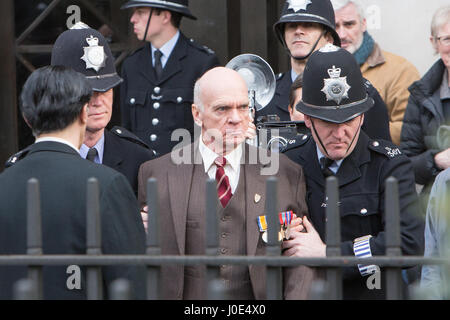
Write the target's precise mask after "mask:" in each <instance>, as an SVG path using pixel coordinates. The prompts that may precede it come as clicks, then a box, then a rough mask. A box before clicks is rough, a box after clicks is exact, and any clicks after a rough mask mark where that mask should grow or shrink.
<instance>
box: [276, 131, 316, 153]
mask: <svg viewBox="0 0 450 320" xmlns="http://www.w3.org/2000/svg"><path fill="white" fill-rule="evenodd" d="M310 137H311V135H308V134H300V135H297V136H296V137H295V138H293V139H290V140H288V142H287V144H286V146H285V147H284V149H283V150H281V152H285V151H288V150H291V149H294V148H297V147H300V146H302V145H304V144H305V143H306V142H308V140H309V138H310Z"/></svg>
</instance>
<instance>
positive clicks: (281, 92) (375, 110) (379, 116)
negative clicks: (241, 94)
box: [255, 71, 391, 141]
mask: <svg viewBox="0 0 450 320" xmlns="http://www.w3.org/2000/svg"><path fill="white" fill-rule="evenodd" d="M364 84H365V86H366V90H367V94H368V95H369V96H370V97H371V98H372V99H373V100H374V101H375V105H374V106H373V107H372V108H371V109H370V110H369V111H367V112H366V113H365V115H364V123H363V126H362V129H363V130H364V131H365V132H366V133H367V135H368V136H369V137H371V138H372V139H384V140H389V141H390V140H391V134H390V132H389V116H388V112H387V107H386V104H385V103H384V101H383V99H382V98H381V96H380V94H379V93H378V91H377V89H375V87H374V86H372V84H371V83H370V82H369V81H367V80H366V81H365V83H364ZM291 86H292V79H291V73H290V71H289V72H285V73H282V74H279V75H278V79H277V87H276V90H275V95H274V96H273V98H272V101H270V103H269V104H268V105H267V106H266V107H265V108H264V109H262V110H260V111H258V112H257V113H256V116H255V119H258V117H259V116H265V115H269V114H276V115H278V116H279V117H280V120H281V121H290V116H289V109H288V105H289V92H290V91H291Z"/></svg>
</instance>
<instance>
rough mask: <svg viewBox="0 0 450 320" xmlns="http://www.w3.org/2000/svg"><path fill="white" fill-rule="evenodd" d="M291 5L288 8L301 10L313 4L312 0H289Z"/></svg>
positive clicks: (296, 10)
mask: <svg viewBox="0 0 450 320" xmlns="http://www.w3.org/2000/svg"><path fill="white" fill-rule="evenodd" d="M288 3H289V7H288V9H292V10H294V11H295V12H298V11H300V10H306V7H307V6H308V5H309V4H311V3H312V2H311V0H288Z"/></svg>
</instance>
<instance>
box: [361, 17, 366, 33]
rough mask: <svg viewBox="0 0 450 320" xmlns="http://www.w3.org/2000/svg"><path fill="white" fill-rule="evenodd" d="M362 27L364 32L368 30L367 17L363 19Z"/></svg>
mask: <svg viewBox="0 0 450 320" xmlns="http://www.w3.org/2000/svg"><path fill="white" fill-rule="evenodd" d="M361 28H362V31H363V32H366V31H367V20H366V18H364V19H363V21H362V22H361Z"/></svg>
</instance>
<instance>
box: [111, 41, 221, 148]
mask: <svg viewBox="0 0 450 320" xmlns="http://www.w3.org/2000/svg"><path fill="white" fill-rule="evenodd" d="M218 64H219V61H218V59H217V57H216V55H215V54H214V52H212V51H211V50H210V49H208V48H206V47H203V46H200V45H198V44H197V43H195V42H194V41H193V40H188V39H186V37H185V36H184V35H183V34H182V33H181V32H180V38H179V39H178V41H177V44H176V45H175V48H174V49H173V51H172V53H171V55H170V57H169V60H168V61H167V63H166V65H165V67H164V69H163V73H162V77H161V78H160V79H156V75H155V71H154V68H153V65H152V57H151V46H150V43H146V44H145V45H144V46H143V47H142V48H140V49H138V50H137V51H135V52H134V53H133V54H132V55H130V56H129V57H128V58H127V59H126V60H125V61H124V62H123V66H122V78H123V79H124V82H123V83H122V84H121V88H120V89H121V90H120V108H121V114H122V125H123V126H124V127H125V128H126V129H128V130H130V131H132V132H133V133H134V134H136V135H137V136H138V137H139V138H141V139H142V141H144V142H145V143H146V144H147V145H148V146H149V147H150V148H152V149H153V150H155V151H156V153H157V156H161V155H163V154H166V153H168V152H170V151H171V150H172V148H173V147H174V146H175V145H176V144H178V143H179V142H178V141H171V134H172V132H173V131H174V130H175V129H179V128H184V129H187V130H188V131H189V132H190V134H191V137H192V138H193V130H194V121H193V118H192V111H191V105H192V102H193V93H194V83H195V81H197V79H198V78H200V77H201V76H202V74H203V73H204V72H205V71H207V70H208V69H211V68H212V67H215V66H217V65H218Z"/></svg>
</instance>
